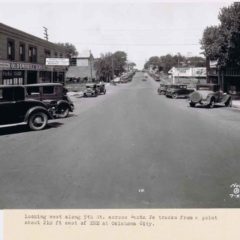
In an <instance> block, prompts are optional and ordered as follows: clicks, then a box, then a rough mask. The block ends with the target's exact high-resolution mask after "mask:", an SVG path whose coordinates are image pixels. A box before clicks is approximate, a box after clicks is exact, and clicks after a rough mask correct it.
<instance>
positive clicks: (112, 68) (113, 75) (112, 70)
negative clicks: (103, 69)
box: [111, 55, 114, 80]
mask: <svg viewBox="0 0 240 240" xmlns="http://www.w3.org/2000/svg"><path fill="white" fill-rule="evenodd" d="M111 60H112V80H113V79H114V64H113V55H112V56H111Z"/></svg>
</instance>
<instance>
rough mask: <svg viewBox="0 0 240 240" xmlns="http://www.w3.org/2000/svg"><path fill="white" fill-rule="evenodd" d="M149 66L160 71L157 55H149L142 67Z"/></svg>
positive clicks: (146, 67)
mask: <svg viewBox="0 0 240 240" xmlns="http://www.w3.org/2000/svg"><path fill="white" fill-rule="evenodd" d="M150 66H151V67H152V69H154V70H157V71H161V70H162V66H161V62H160V58H159V57H158V56H153V57H150V58H149V60H148V61H147V62H146V63H145V65H144V68H145V69H148V68H149V67H150Z"/></svg>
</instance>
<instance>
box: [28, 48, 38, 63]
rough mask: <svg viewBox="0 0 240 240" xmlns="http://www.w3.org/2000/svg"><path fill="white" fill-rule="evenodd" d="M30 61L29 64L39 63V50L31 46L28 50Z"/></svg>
mask: <svg viewBox="0 0 240 240" xmlns="http://www.w3.org/2000/svg"><path fill="white" fill-rule="evenodd" d="M28 59H29V62H33V63H36V62H37V48H36V47H33V46H30V47H29V49H28Z"/></svg>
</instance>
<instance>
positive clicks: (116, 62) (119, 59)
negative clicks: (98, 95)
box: [94, 51, 127, 81]
mask: <svg viewBox="0 0 240 240" xmlns="http://www.w3.org/2000/svg"><path fill="white" fill-rule="evenodd" d="M126 63H127V54H126V53H125V52H122V51H116V52H115V53H113V54H112V53H105V54H101V57H100V58H99V59H98V60H97V61H96V62H95V66H94V67H95V70H96V74H97V77H98V78H99V79H100V80H102V81H109V80H110V79H111V78H112V77H113V75H116V76H119V75H120V74H121V73H122V72H124V71H125V67H126Z"/></svg>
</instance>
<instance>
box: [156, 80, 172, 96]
mask: <svg viewBox="0 0 240 240" xmlns="http://www.w3.org/2000/svg"><path fill="white" fill-rule="evenodd" d="M169 86H170V85H169V84H166V83H161V84H160V86H159V88H158V89H157V92H158V94H159V95H165V94H166V92H167V89H168V87H169Z"/></svg>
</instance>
